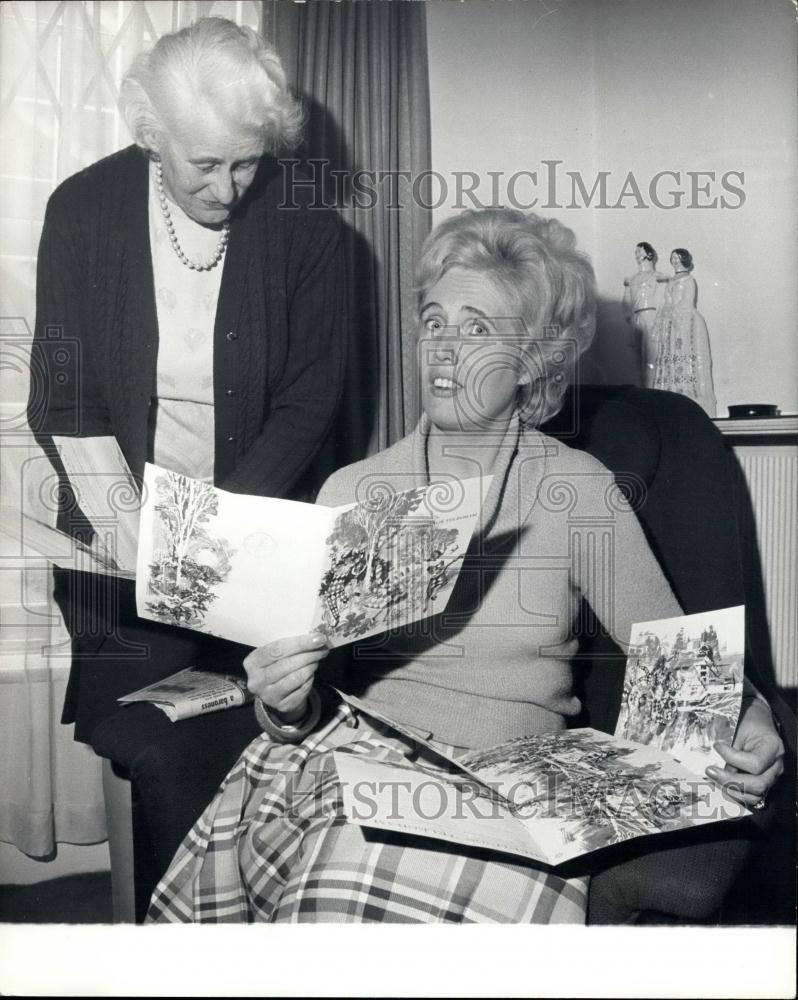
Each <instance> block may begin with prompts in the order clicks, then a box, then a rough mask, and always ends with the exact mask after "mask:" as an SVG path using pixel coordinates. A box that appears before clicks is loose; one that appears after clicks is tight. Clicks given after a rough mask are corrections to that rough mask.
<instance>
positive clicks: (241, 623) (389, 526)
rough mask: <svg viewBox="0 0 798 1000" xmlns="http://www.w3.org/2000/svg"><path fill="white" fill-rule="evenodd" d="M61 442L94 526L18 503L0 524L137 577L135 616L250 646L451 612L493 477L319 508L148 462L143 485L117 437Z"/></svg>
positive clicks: (89, 567)
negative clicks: (82, 531)
mask: <svg viewBox="0 0 798 1000" xmlns="http://www.w3.org/2000/svg"><path fill="white" fill-rule="evenodd" d="M55 443H56V446H57V448H58V450H59V453H60V455H61V458H62V460H63V463H64V467H65V469H66V471H67V474H68V476H69V480H70V484H71V485H72V487H73V489H74V491H75V494H76V497H77V499H78V503H79V506H80V508H81V510H82V511H83V513H84V515H85V516H86V517H87V518H88V520H89V521H90V522H91V524H92V526H93V527H94V529H95V533H96V534H95V538H94V540H93V541H92V544H91V545H90V546H87V545H84V544H82V543H80V542H78V541H75V540H74V539H72V538H70V537H69V536H67V535H66V534H64V533H62V532H59V531H57V530H56V529H55V528H52V527H50V526H48V525H46V524H43V523H41V522H39V521H36V520H34V519H31V518H29V517H26V515H24V514H21V513H20V512H19V511H10V512H9V513H8V516H4V518H3V523H2V526H1V527H2V530H3V531H4V532H5V533H6V534H8V535H10V536H11V537H13V538H15V539H16V540H17V541H19V542H20V543H21V548H22V551H23V552H31V551H32V552H35V553H38V554H40V555H43V556H45V557H46V558H49V559H50V560H51V561H52V562H53V563H55V564H56V565H58V566H64V567H66V568H69V569H80V570H86V571H89V572H93V573H100V574H105V575H112V576H117V577H123V578H129V579H134V578H135V581H136V607H137V611H138V614H139V616H140V617H142V618H147V619H150V620H152V621H158V622H163V623H165V624H168V625H177V626H181V627H183V628H190V629H196V630H197V631H200V632H206V633H208V634H210V635H216V636H220V637H222V638H225V639H232V640H234V641H236V642H241V643H245V644H246V645H250V646H259V645H262V644H264V643H267V642H270V641H272V640H275V639H280V638H285V637H287V636H293V635H301V634H304V633H306V632H310V631H313V630H318V631H321V632H324V633H325V634H326V636H327V638H328V643H329V645H331V646H337V645H341V644H344V643H347V642H351V641H352V640H354V639H359V638H364V637H366V636H371V635H376V634H378V633H380V632H383V631H386V630H388V629H390V628H397V627H400V626H402V625H406V624H408V623H410V622H415V621H419V620H421V619H422V618H427V617H430V616H431V615H434V614H436V613H438V612H440V611H443V610H444V609H445V607H446V603H447V601H448V599H449V596H450V594H451V592H452V590H453V588H454V585H455V583H456V581H457V576H458V574H459V572H460V567H461V565H462V562H463V558H464V556H465V552H466V549H467V548H468V545H469V543H470V541H471V536H472V534H473V531H474V527H475V525H476V523H477V519H478V517H479V511H480V507H481V504H482V496H483V492H484V491H486V490H487V489H488V488H489V487H490V481H491V480H490V477H483V478H481V479H480V478H475V479H466V480H457V479H450V480H445V481H440V482H434V483H431V484H430V485H428V486H419V487H415V488H412V489H406V490H403V491H393V490H391V489H390V488H385V487H383V486H381V487H380V488H378V489H376V490H373V491H372V493H371V495H366V496H365V497H364V499H363V500H362V501H360V502H358V503H351V504H346V505H344V506H340V507H324V506H320V505H319V506H317V505H314V504H308V503H297V502H294V501H290V500H274V499H271V498H268V497H256V496H245V495H240V494H235V493H229V492H226V491H225V490H220V489H217V488H216V487H214V486H211V485H209V484H208V483H204V482H201V481H199V480H195V479H190V478H189V477H187V476H183V475H179V474H178V473H175V472H171V471H169V470H168V469H162V468H160V467H158V466H156V465H149V464H148V465H147V466H146V468H145V473H144V484H143V491H142V494H141V498H140V497H139V493H138V490H137V488H136V486H135V483H134V481H133V478H132V476H131V474H130V471H129V470H128V468H127V464H126V463H125V460H124V457H123V456H122V453H121V451H120V450H119V446H118V444H117V443H116V441H115V440H114V439H113V438H57V439H55ZM142 498H143V499H142Z"/></svg>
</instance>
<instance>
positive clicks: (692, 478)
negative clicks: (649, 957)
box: [92, 386, 794, 923]
mask: <svg viewBox="0 0 798 1000" xmlns="http://www.w3.org/2000/svg"><path fill="white" fill-rule="evenodd" d="M544 430H545V431H546V433H548V434H550V435H552V436H554V437H558V438H560V439H562V440H563V441H565V442H566V443H567V444H569V445H570V446H572V447H576V448H582V449H584V450H586V451H588V452H589V453H590V454H592V455H594V456H595V457H596V458H598V459H600V460H601V461H602V462H603V463H604V464H605V465H606V466H607V467H608V468H609V469H611V470H612V471H613V472H614V473H615V474H616V477H617V479H618V482H619V484H620V486H621V488H622V489H624V490H625V491H626V492H627V493H628V494H629V497H630V499H631V500H632V502H633V505H634V507H635V509H636V511H637V515H638V517H639V519H640V521H641V523H642V526H643V529H644V531H645V533H646V535H647V537H648V540H649V543H650V544H651V546H652V549H653V551H654V552H655V554H656V555H657V557H658V558H659V560H660V563H661V565H662V566H663V568H664V570H665V572H666V574H667V576H668V577H669V580H670V582H671V585H672V587H673V589H674V592H675V593H676V595H677V597H678V598H679V600H680V602H681V603H682V606H683V607H684V608H685V611H686V612H687V613H691V612H697V611H702V610H706V609H707V608H712V607H729V606H732V605H736V604H742V603H745V599H746V581H745V579H744V575H743V570H742V565H741V559H740V545H739V531H738V527H737V514H736V503H735V494H734V488H735V487H734V478H733V476H732V469H731V463H730V458H729V455H728V453H727V451H726V449H725V446H724V444H723V440H722V438H721V436H720V434H719V433H718V431H717V430H716V428H715V427H714V425H713V424H712V422H711V421H710V420H709V419H708V418H707V417H706V415H705V414H704V412H703V411H702V410H701V409H700V408H699V407H698V406H697V405H696V404H694V403H692V402H691V401H689V400H687V399H686V398H685V397H682V396H678V395H675V394H672V393H668V392H662V391H657V390H649V389H637V388H633V387H630V386H615V387H599V386H587V387H580V388H576V389H573V390H571V391H570V392H569V394H568V396H567V397H566V402H565V406H564V407H563V409H562V411H561V412H560V413H559V414H558V415H557V417H555V418H554V419H553V420H551V421H550V422H549V423H548V424H547V425H546V427H545V428H544ZM762 628H766V625H765V624H764V623H763V622H761V621H756V620H753V619H749V620H748V621H747V629H748V633H749V636H755V635H756V633H757V630H761V629H762ZM751 660H752V657H751V655H750V652H749V655H748V656H747V659H746V669H747V671H748V672H749V674H750V676H751V678H752V680H753V681H754V683H755V684H756V685H757V687H759V689H760V690H761V691H762V692H763V693H764V694H765V695H766V697H768V699H769V700H770V701H771V704H772V705H774V707H775V709H776V712H777V714H778V715H779V717H780V718H781V720H782V724H783V726H784V731H785V735H786V737H787V739H786V740H785V742H789V743H790V749H791V751H792V755H793V756H794V719H793V717H792V715H791V713H790V712H789V710H788V709H787V708H786V706H785V705H784V704H783V702H781V700H780V699H779V698H778V696H777V694H776V692H775V686H774V683H773V678H772V676H770V674H769V669H768V668H769V665H768V664H765V663H754V662H751ZM220 667H221V668H222V669H226V670H229V669H231V667H230V665H227V666H224V665H220ZM575 669H576V673H577V679H578V682H579V684H580V686H581V693H582V696H583V705H584V712H583V714H582V715H581V716H580V718H579V719H578V720H577V724H579V725H592V726H594V727H596V728H598V729H604V730H606V731H610V732H611V731H612V730H613V729H614V726H615V720H616V718H617V714H618V709H619V704H620V696H621V689H622V683H623V671H624V658H623V656H622V655H621V652H620V650H619V649H618V648H617V647H615V646H614V645H613V644H612V643H611V641H610V640H609V639H607V638H604V637H602V636H601V635H599V634H596V635H595V638H593V639H592V640H591V641H590V642H588V643H586V644H584V646H583V648H582V650H581V656H580V659H579V661H578V663H577V667H576V668H575ZM259 732H260V728H259V726H258V724H257V722H256V721H255V718H254V713H253V712H252V709H251V708H249V707H244V708H241V709H233V710H229V711H225V712H220V713H216V714H213V715H209V716H201V717H199V718H196V719H191V720H187V721H184V722H181V723H179V724H172V723H170V722H169V721H168V720H167V719H166V717H165V716H164V715H163V714H162V713H161V712H159V711H158V710H157V709H154V708H152V707H151V706H147V705H141V704H139V705H131V706H128V707H126V708H123V709H120V710H119V711H117V712H115V713H114V714H113V715H111V716H110V717H109V718H107V719H105V720H104V721H103V722H102V723H101V724H100V725H99V726H98V727H97V729H96V730H95V732H94V734H93V738H92V743H93V745H94V747H95V750H96V752H97V753H98V754H100V755H101V756H102V757H105V758H107V761H108V762H112V766H111V764H107V765H106V775H107V777H108V782H107V786H106V787H107V790H108V794H107V799H106V806H107V811H108V813H109V839H110V840H111V856H112V878H113V880H114V884H115V900H116V901H117V904H118V905H116V906H115V916H116V918H117V919H133V906H132V900H133V893H132V892H131V888H130V875H131V874H132V870H131V859H133V857H134V856H135V882H136V905H135V911H136V916H137V917H138V918H139V919H141V918H142V917H143V914H144V912H145V911H146V906H147V902H148V899H149V895H150V893H151V891H152V889H153V888H154V885H155V882H156V881H157V879H158V877H159V876H160V875H161V874H162V872H163V871H164V870H165V869H166V867H167V865H168V863H169V861H170V860H171V857H172V855H173V854H174V852H175V850H176V849H177V847H178V845H179V843H180V841H181V840H182V838H183V836H184V835H185V834H186V832H187V831H188V829H189V828H190V827H191V825H192V824H193V822H194V821H195V820H196V819H197V817H198V816H199V814H200V813H201V812H202V810H203V808H204V807H205V805H206V804H207V803H208V801H209V800H210V799H211V798H212V796H213V794H214V792H215V790H216V788H217V786H218V785H219V783H220V782H221V780H222V779H223V778H224V776H225V774H226V773H227V771H228V770H229V769H230V767H231V766H232V764H233V763H234V761H235V760H236V758H237V756H238V755H239V753H240V751H241V750H242V749H243V748H244V747H245V746H246V745H247V743H249V742H250V741H251V740H252V739H253V738H254V737H255V736H256V735H257V734H258V733H259ZM112 771H113V772H114V773H115V774H117V775H120V774H121V775H123V776H124V777H126V778H129V779H130V783H127V782H125V781H120V780H119V778H118V777H117V778H116V779H114V778H113V777H112ZM790 785H791V783H790V781H789V778H788V776H785V777H784V778H783V779H782V781H781V786H780V787H781V790H782V791H781V794H780V796H777V797H774V799H773V801H772V803H771V804H770V805H769V806H768V808H767V809H766V810H765V811H764V812H763V813H761V814H758V815H757V817H756V820H754V819H751V820H742V821H739V822H738V823H736V824H733V825H732V824H729V823H723V824H717V825H714V824H713V825H712V826H710V827H707V828H704V831H703V832H701V834H700V836H699V837H695V835H693V836H692V837H691V838H689V839H690V845H691V846H689V847H687V846H684V844H683V841H684V840H685V839H687V838H680V837H679V836H678V835H672V836H671V837H670V839H668V838H656V842H654V843H649V842H648V841H649V838H646V842H645V843H640V842H635V841H633V842H631V844H629V845H618V848H617V849H616V848H613V849H611V850H610V851H608V852H605V856H604V857H602V858H601V859H598V863H597V869H598V874H597V876H596V877H595V879H594V883H593V890H592V891H591V905H590V911H589V919H590V920H591V921H592V922H597V923H601V922H610V923H611V922H618V921H619V920H623V919H629V916H628V914H629V913H631V914H632V915H633V916H634V917H636V918H639V919H641V920H643V921H645V920H650V919H656V916H654V917H653V918H652V915H651V914H652V911H654V912H655V914H662V915H663V916H662V919H663V920H666V921H672V922H678V921H681V922H690V921H695V920H708V919H711V918H713V917H716V916H717V909H718V906H719V903H720V901H721V900H722V899H723V897H724V896H725V895H726V893H727V892H728V890H729V889H730V887H731V885H732V883H733V881H734V879H735V876H737V875H738V874H739V872H740V871H741V869H742V868H743V866H744V863H745V859H746V857H747V855H748V853H749V851H750V849H751V846H752V845H753V844H755V843H756V842H757V841H758V840H761V839H762V838H763V837H768V836H771V837H772V836H773V833H772V831H771V832H770V833H769V832H768V828H769V827H771V826H773V824H774V823H775V824H776V826H777V827H779V823H780V824H781V826H780V827H779V830H780V833H779V836H780V838H781V839H780V840H779V844H781V847H780V850H781V851H782V854H783V853H784V851H786V852H787V853H786V858H787V862H786V863H787V865H788V867H789V853H790V851H791V850H792V848H791V846H789V845H790V840H789V836H790V833H789V829H788V827H789V817H790V816H791V813H792V810H791V805H790V802H789V799H790V797H791V788H790ZM780 800H781V801H780ZM131 802H132V808H131ZM131 816H132V833H133V840H132V846H131V838H130V833H131ZM785 817H786V819H785ZM785 823H786V824H787V826H785ZM120 824H121V825H120Z"/></svg>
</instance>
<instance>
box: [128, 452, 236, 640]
mask: <svg viewBox="0 0 798 1000" xmlns="http://www.w3.org/2000/svg"><path fill="white" fill-rule="evenodd" d="M155 488H156V492H157V496H158V502H157V503H156V504H155V505H154V511H155V514H156V515H157V520H156V522H155V538H154V544H153V561H152V563H151V564H150V577H149V581H148V593H150V594H152V595H153V599H152V600H148V601H147V602H146V607H147V610H148V611H149V612H150V613H151V614H153V615H155V616H156V617H157V618H158V620H159V621H163V622H166V623H168V624H170V625H183V626H185V627H187V628H200V627H202V624H203V621H204V619H205V615H206V614H207V612H208V608H209V607H210V605H211V604H212V603H213V601H214V600H216V597H217V596H218V595H217V594H216V593H215V588H217V587H218V586H219V585H220V584H222V583H224V581H225V579H226V578H227V576H228V574H229V572H230V568H231V559H232V557H233V555H234V554H235V550H234V549H232V548H231V547H230V546H229V545H228V543H227V542H226V540H225V539H224V538H221V537H216V536H215V535H214V534H213V533H212V532H211V531H210V530H209V528H210V525H211V522H212V521H213V519H214V518H215V517H216V516H217V514H218V511H219V498H218V495H217V494H216V492H215V491H214V489H213V487H212V486H210V485H208V484H207V483H202V482H199V481H198V480H195V479H188V478H187V477H185V476H180V475H178V474H177V473H174V472H166V473H164V474H163V475H160V476H158V477H157V479H156V480H155Z"/></svg>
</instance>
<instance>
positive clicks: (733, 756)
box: [707, 698, 784, 809]
mask: <svg viewBox="0 0 798 1000" xmlns="http://www.w3.org/2000/svg"><path fill="white" fill-rule="evenodd" d="M715 749H716V750H717V751H718V753H719V754H720V755H721V757H722V758H723V759H724V760H725V761H726V766H725V767H722V768H721V767H708V768H707V774H708V775H709V777H710V778H712V780H713V781H716V782H717V783H718V784H719V785H720V786H721V788H723V790H724V792H725V793H726V794H727V795H728V796H729V798H732V799H734V800H735V801H737V802H742V803H743V805H746V806H748V807H749V808H759V809H761V808H762V806H763V805H764V802H765V798H766V797H767V794H768V792H769V791H770V789H771V788H772V787H773V785H774V784H775V783H776V779H777V778H778V777H779V775H780V774H781V773H782V771H783V770H784V764H783V763H782V757H783V756H784V744H783V743H782V742H781V738H780V737H779V734H778V733H777V732H776V728H775V726H774V725H773V716H772V714H771V711H770V709H769V708H768V706H767V704H766V703H765V702H764V701H761V700H760V699H759V698H752V699H750V700H749V699H745V700H744V701H743V707H742V715H741V717H740V722H739V724H738V726H737V733H736V734H735V737H734V744H733V745H732V746H729V744H728V743H716V744H715ZM760 803H761V804H760Z"/></svg>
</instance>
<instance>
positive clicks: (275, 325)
mask: <svg viewBox="0 0 798 1000" xmlns="http://www.w3.org/2000/svg"><path fill="white" fill-rule="evenodd" d="M147 196H148V159H147V156H146V155H145V154H144V153H143V152H142V151H141V150H140V149H138V148H137V147H135V146H131V147H128V148H127V149H124V150H122V151H121V152H119V153H115V154H113V155H112V156H109V157H107V158H105V159H103V160H100V161H99V162H98V163H95V164H93V165H92V166H90V167H88V168H87V169H86V170H83V171H81V172H80V173H78V174H75V175H74V176H73V177H70V178H68V179H67V180H66V181H64V182H63V183H62V184H61V185H60V186H59V187H58V188H57V190H56V191H55V192H54V193H53V195H52V196H51V198H50V200H49V202H48V205H47V212H46V215H45V221H44V228H43V231H42V237H41V243H40V246H39V257H38V276H37V292H36V330H35V338H34V346H33V354H32V359H31V360H32V364H31V370H32V372H33V377H32V380H31V395H30V400H29V408H28V415H29V421H30V424H31V428H32V430H33V432H34V434H35V435H36V437H37V439H38V440H39V441H40V443H42V444H43V446H45V448H46V449H47V450H48V451H50V449H48V448H47V446H48V438H49V436H50V435H53V434H77V435H79V436H94V435H107V434H112V435H114V436H115V437H116V439H117V440H118V442H119V444H120V446H121V449H122V452H123V453H124V455H125V458H126V459H127V462H128V464H129V466H130V468H131V470H132V471H133V473H134V474H135V475H139V474H141V472H142V471H143V467H144V462H145V460H146V459H147V457H148V455H147V452H148V437H149V427H148V424H149V413H150V405H151V400H152V398H153V397H154V396H155V395H156V365H157V359H158V321H157V313H156V307H155V290H154V284H153V274H152V257H151V253H150V245H149V227H148V203H147ZM312 197H313V195H312V192H310V193H308V189H307V188H302V189H301V190H299V189H298V190H295V191H291V190H287V191H284V182H283V171H282V168H281V165H280V164H279V163H278V162H276V161H275V160H273V159H271V158H269V157H264V159H263V160H262V161H261V164H260V167H259V169H258V173H257V175H256V178H255V180H254V181H253V184H252V185H251V187H250V189H249V191H248V192H247V194H246V196H245V199H244V200H243V202H242V204H241V205H240V206H238V208H237V209H236V211H235V213H234V215H233V217H232V220H231V228H230V238H229V243H228V247H227V254H226V258H225V261H224V271H223V275H222V282H221V289H220V292H219V302H218V308H217V312H216V324H215V328H214V360H213V380H214V406H215V415H216V440H215V455H216V460H215V482H216V484H217V485H218V486H221V487H223V488H224V489H227V490H232V491H233V492H239V493H254V494H259V495H263V496H275V497H283V496H287V495H290V494H291V490H292V488H293V487H294V485H295V484H296V483H297V481H298V480H299V478H300V476H301V475H302V473H303V472H304V471H305V469H306V468H307V466H308V465H309V463H310V461H311V459H312V457H313V455H314V454H315V453H316V451H317V450H318V448H319V446H320V445H321V443H322V442H323V440H324V438H325V437H326V435H327V434H328V432H329V430H330V428H331V426H332V422H333V419H334V415H335V411H336V407H337V404H338V400H339V395H340V390H341V385H342V380H343V368H344V360H345V358H344V354H345V336H344V332H345V326H344V323H345V319H344V312H343V311H344V288H343V284H344V275H343V258H342V254H341V250H340V223H339V219H338V217H337V215H336V214H335V213H334V212H331V211H329V210H327V209H325V208H318V207H316V206H315V205H313V204H311V198H312ZM62 346H63V347H66V349H67V351H68V352H69V358H68V360H67V361H66V362H65V363H62V362H63V361H64V355H63V354H60V355H58V358H56V357H55V354H56V351H57V349H58V348H59V347H62ZM59 374H60V376H61V377H60V378H59V377H58V376H59ZM64 375H65V376H66V377H65V378H64V377H63V376H64Z"/></svg>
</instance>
